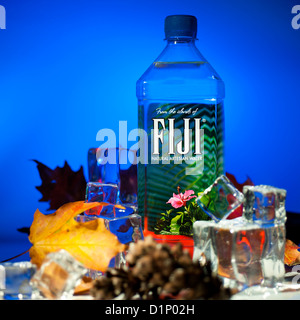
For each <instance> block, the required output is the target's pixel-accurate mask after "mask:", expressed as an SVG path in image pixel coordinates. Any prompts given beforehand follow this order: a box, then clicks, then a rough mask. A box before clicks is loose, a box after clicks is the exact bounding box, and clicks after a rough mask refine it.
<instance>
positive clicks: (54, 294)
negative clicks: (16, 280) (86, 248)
mask: <svg viewBox="0 0 300 320" xmlns="http://www.w3.org/2000/svg"><path fill="white" fill-rule="evenodd" d="M86 273H87V269H86V268H85V267H84V266H83V265H82V264H81V263H80V262H78V261H77V260H76V259H74V258H73V256H72V255H70V254H69V253H68V252H67V251H65V250H59V251H56V252H52V253H49V254H48V255H47V256H46V258H45V259H44V261H43V263H42V265H41V267H40V268H39V269H38V270H37V272H36V273H35V274H34V276H33V277H32V279H31V281H30V283H31V285H32V287H33V288H34V294H33V296H34V298H36V299H38V298H40V297H44V298H47V299H51V300H59V299H61V300H63V299H71V298H72V296H73V293H74V289H75V287H76V286H77V285H78V284H79V282H80V280H81V278H82V277H83V276H84V275H85V274H86Z"/></svg>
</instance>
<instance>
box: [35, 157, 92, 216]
mask: <svg viewBox="0 0 300 320" xmlns="http://www.w3.org/2000/svg"><path fill="white" fill-rule="evenodd" d="M33 161H34V162H35V163H37V168H38V171H39V174H40V177H41V180H42V184H41V185H40V186H38V187H36V189H37V190H39V191H40V192H41V194H42V198H41V199H40V200H39V201H40V202H49V204H50V207H49V209H48V210H57V209H58V208H60V207H61V206H62V205H64V204H65V203H69V202H75V201H81V200H84V199H85V188H86V179H85V177H84V173H83V167H82V166H81V167H80V169H79V170H78V171H73V170H72V169H71V167H70V166H69V164H68V163H67V161H65V164H64V166H63V167H62V168H60V167H56V168H55V169H54V170H52V169H50V168H48V167H47V166H46V165H44V164H43V163H41V162H39V161H37V160H33Z"/></svg>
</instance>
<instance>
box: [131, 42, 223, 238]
mask: <svg viewBox="0 0 300 320" xmlns="http://www.w3.org/2000/svg"><path fill="white" fill-rule="evenodd" d="M167 41H168V43H167V46H166V48H165V49H164V50H163V52H162V53H161V54H160V56H159V57H158V58H157V59H156V60H155V61H154V62H153V64H152V65H151V66H150V67H149V68H148V70H147V71H146V72H145V73H144V74H143V75H142V77H141V78H140V79H139V80H138V81H137V97H138V110H139V111H138V119H139V123H138V126H139V128H140V129H143V130H144V131H145V132H146V133H147V137H146V138H145V140H146V141H143V142H141V144H142V145H143V147H142V148H140V152H144V159H145V160H146V161H145V162H146V163H139V164H138V207H139V213H140V214H141V215H142V216H143V217H144V229H145V234H151V235H153V236H154V238H156V239H157V240H159V239H160V240H162V241H168V242H172V241H175V242H176V241H178V240H180V241H184V240H185V239H189V237H191V236H192V224H193V221H195V219H197V216H195V215H197V213H195V210H196V209H195V208H191V207H192V206H193V205H192V197H193V196H194V195H197V194H198V193H199V192H202V191H203V190H204V189H205V188H207V187H208V186H209V185H210V184H211V183H213V181H214V180H215V179H216V178H217V177H218V176H219V175H220V174H222V173H223V139H224V137H223V132H224V128H223V100H224V83H223V81H222V80H221V78H220V77H219V75H218V74H217V73H216V72H215V70H214V69H213V68H212V67H211V66H210V64H209V63H208V62H207V61H206V60H205V58H204V57H203V56H202V55H201V53H200V52H199V51H198V49H197V48H196V46H195V39H194V38H193V37H176V38H175V37H174V38H169V39H167ZM186 191H187V192H188V193H185V192H186ZM191 191H192V192H193V193H192V192H191ZM187 194H190V195H189V196H187V197H186V198H185V195H187ZM174 195H175V199H173V200H172V198H174ZM180 197H181V198H180ZM176 198H177V199H178V201H177V200H176ZM176 201H177V202H176ZM180 201H181V202H180ZM196 211H197V210H196ZM186 237H187V238H186Z"/></svg>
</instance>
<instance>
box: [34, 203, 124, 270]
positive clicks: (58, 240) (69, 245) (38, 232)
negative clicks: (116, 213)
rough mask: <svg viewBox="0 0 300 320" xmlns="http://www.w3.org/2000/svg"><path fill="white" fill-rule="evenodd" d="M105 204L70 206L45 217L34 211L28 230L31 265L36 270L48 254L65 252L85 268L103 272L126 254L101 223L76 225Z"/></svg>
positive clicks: (67, 205) (115, 238) (99, 220)
mask: <svg viewBox="0 0 300 320" xmlns="http://www.w3.org/2000/svg"><path fill="white" fill-rule="evenodd" d="M100 205H101V206H105V205H108V204H105V203H97V202H90V203H85V202H84V201H77V202H71V203H68V204H65V205H63V206H62V207H60V208H59V209H58V210H57V211H56V212H54V213H52V214H48V215H44V214H42V213H41V212H40V211H39V210H36V212H35V214H34V218H33V222H32V225H31V227H30V234H29V241H30V242H31V243H32V247H31V248H30V250H29V255H30V258H31V262H32V263H34V264H36V265H37V266H38V267H39V266H40V265H41V264H42V262H43V260H44V258H45V257H46V255H47V254H48V253H50V252H54V251H58V250H60V249H64V250H66V251H68V252H69V253H70V254H71V255H72V256H73V257H74V258H75V259H77V260H78V261H79V262H81V263H82V264H83V265H84V266H85V267H86V268H90V269H94V270H98V271H105V270H106V268H107V266H108V264H109V262H110V260H111V259H112V258H113V257H114V256H115V255H116V254H117V253H118V252H122V251H124V250H125V246H124V245H123V244H121V243H120V242H119V240H118V238H117V237H116V236H115V235H114V234H112V233H111V232H110V231H109V230H107V229H106V228H105V225H104V220H103V219H101V218H99V219H94V220H90V221H87V222H78V221H76V220H75V219H74V217H76V216H77V215H78V214H80V213H82V212H84V211H86V210H89V209H92V208H95V207H97V206H100Z"/></svg>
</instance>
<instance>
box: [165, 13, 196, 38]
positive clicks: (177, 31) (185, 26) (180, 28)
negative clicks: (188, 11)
mask: <svg viewBox="0 0 300 320" xmlns="http://www.w3.org/2000/svg"><path fill="white" fill-rule="evenodd" d="M165 35H166V38H170V37H193V38H196V36H197V18H196V17H194V16H190V15H183V14H178V15H171V16H167V17H166V19H165Z"/></svg>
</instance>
